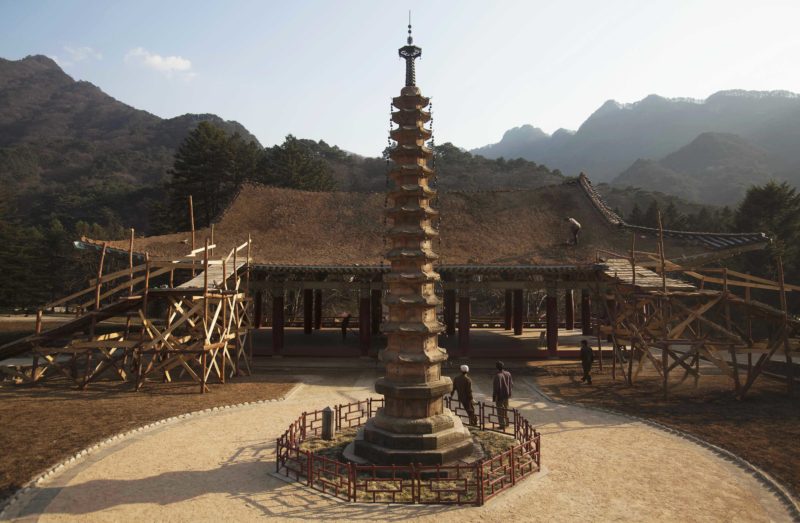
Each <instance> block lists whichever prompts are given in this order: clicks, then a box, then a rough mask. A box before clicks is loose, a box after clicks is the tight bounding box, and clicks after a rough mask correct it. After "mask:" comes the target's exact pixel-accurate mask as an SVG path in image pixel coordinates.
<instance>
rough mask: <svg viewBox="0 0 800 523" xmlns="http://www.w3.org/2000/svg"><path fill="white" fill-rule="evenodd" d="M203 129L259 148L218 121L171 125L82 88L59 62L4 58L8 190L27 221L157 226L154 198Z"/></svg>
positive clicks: (190, 117)
mask: <svg viewBox="0 0 800 523" xmlns="http://www.w3.org/2000/svg"><path fill="white" fill-rule="evenodd" d="M201 121H210V122H213V123H214V124H215V125H217V126H220V127H222V128H223V129H225V130H226V131H227V132H228V133H235V132H236V133H239V134H241V135H242V136H243V137H244V138H245V139H247V140H254V141H257V140H256V138H255V137H254V136H253V135H252V134H250V133H249V132H248V131H247V129H245V128H244V127H243V126H242V125H241V124H239V123H237V122H232V121H225V120H223V119H222V118H220V117H218V116H216V115H212V114H185V115H182V116H178V117H175V118H170V119H163V118H159V117H158V116H155V115H153V114H151V113H148V112H147V111H142V110H139V109H135V108H133V107H130V106H129V105H126V104H124V103H122V102H120V101H118V100H116V99H114V98H113V97H111V96H109V95H107V94H106V93H104V92H103V91H102V90H100V88H98V87H97V86H95V85H93V84H91V83H89V82H84V81H75V80H74V79H73V78H72V77H70V76H69V75H67V74H66V73H64V71H63V70H62V69H61V68H60V67H59V66H58V65H57V64H56V63H55V62H54V61H53V60H51V59H50V58H47V57H45V56H40V55H37V56H28V57H26V58H24V59H22V60H5V59H2V58H0V184H2V187H3V190H4V191H5V192H7V193H10V194H11V195H12V196H11V197H8V196H7V197H6V199H8V198H11V199H13V200H14V201H15V202H16V207H17V211H18V214H19V216H20V217H21V218H22V219H23V221H25V222H34V221H36V218H37V217H38V216H55V217H59V218H61V217H69V218H71V220H70V221H74V220H75V219H81V220H86V221H88V222H91V221H98V212H99V211H100V210H102V209H103V208H105V209H107V210H108V212H111V213H116V214H118V215H122V216H124V217H125V218H126V220H127V221H129V222H130V223H131V224H133V225H135V226H137V227H139V228H147V226H148V220H147V216H148V214H149V213H148V209H147V208H146V207H144V205H145V203H144V202H145V201H146V200H148V198H140V197H138V196H144V195H142V194H139V195H136V194H134V191H145V192H149V193H152V192H154V191H155V187H157V186H158V185H159V184H161V183H162V182H163V181H164V180H166V179H167V177H168V176H167V171H168V170H169V169H170V168H171V167H172V163H173V155H174V152H175V149H176V148H177V147H178V145H179V144H180V143H181V141H182V140H183V139H184V138H185V137H186V135H187V134H188V133H189V132H190V131H191V130H192V129H194V127H196V126H197V124H198V123H199V122H201Z"/></svg>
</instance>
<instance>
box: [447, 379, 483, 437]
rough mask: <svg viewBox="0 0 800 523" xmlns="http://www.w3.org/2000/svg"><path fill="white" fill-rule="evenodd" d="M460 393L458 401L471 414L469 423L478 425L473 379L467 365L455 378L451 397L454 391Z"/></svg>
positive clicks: (451, 397)
mask: <svg viewBox="0 0 800 523" xmlns="http://www.w3.org/2000/svg"><path fill="white" fill-rule="evenodd" d="M456 392H457V393H458V402H459V403H460V404H461V407H463V409H464V410H466V411H467V414H468V415H469V424H470V425H477V424H478V417H477V416H476V415H475V407H474V406H473V405H472V380H471V379H470V378H469V367H468V366H466V365H462V366H461V374H460V375H458V376H456V377H455V378H453V391H452V392H451V393H450V399H453V393H456Z"/></svg>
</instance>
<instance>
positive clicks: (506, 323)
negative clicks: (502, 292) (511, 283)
mask: <svg viewBox="0 0 800 523" xmlns="http://www.w3.org/2000/svg"><path fill="white" fill-rule="evenodd" d="M512 299H513V293H512V291H511V289H508V290H506V305H505V308H504V309H503V313H504V317H503V328H504V329H505V330H507V331H510V330H511V312H512V311H513V310H514V302H513V301H512Z"/></svg>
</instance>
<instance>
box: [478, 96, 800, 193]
mask: <svg viewBox="0 0 800 523" xmlns="http://www.w3.org/2000/svg"><path fill="white" fill-rule="evenodd" d="M528 129H535V128H534V127H533V126H530V125H527V126H522V127H517V128H514V129H511V130H509V131H507V132H506V133H505V134H504V136H503V138H502V139H501V140H500V141H499V142H498V143H495V144H491V145H487V146H484V147H480V148H478V149H474V150H473V151H472V152H473V153H474V154H480V155H482V156H485V157H487V158H499V157H504V158H506V159H511V158H525V159H528V160H531V161H535V162H542V163H545V164H546V165H548V166H550V167H551V168H558V169H559V170H561V171H563V172H564V173H565V174H568V175H575V174H577V173H578V172H580V171H585V172H586V173H588V174H589V175H590V176H591V177H592V179H594V180H596V181H598V182H599V181H610V180H612V179H614V178H615V177H616V176H617V175H618V174H620V173H621V172H622V171H625V170H626V169H628V168H629V167H630V166H631V165H632V164H633V163H634V162H636V161H637V160H638V159H650V160H658V159H661V158H664V157H665V156H667V155H668V154H670V153H672V152H674V151H677V150H678V149H680V148H681V147H683V146H685V145H687V144H689V143H691V142H692V141H693V140H694V139H695V138H697V137H698V136H699V135H701V134H703V133H707V132H711V133H722V134H734V135H738V136H739V137H741V138H742V139H744V140H745V141H746V142H748V143H750V144H752V145H753V146H755V147H759V148H761V149H763V151H765V153H766V155H767V157H766V163H767V164H768V167H767V169H768V170H769V172H770V174H772V175H774V176H776V177H778V178H785V179H790V180H791V181H793V182H794V183H798V181H800V148H798V147H797V146H796V145H797V144H798V143H800V95H798V94H797V93H793V92H789V91H745V90H726V91H719V92H717V93H714V94H713V95H711V96H709V97H708V98H706V99H705V100H695V99H691V98H664V97H661V96H658V95H654V94H653V95H649V96H647V97H645V98H643V99H642V100H639V101H637V102H633V103H624V104H623V103H619V102H617V101H615V100H609V101H607V102H605V103H604V104H603V105H601V106H600V107H599V108H598V109H597V110H596V111H595V112H594V113H593V114H592V115H591V116H590V117H589V118H588V119H587V120H586V121H585V122H584V123H583V124H582V125H581V126H580V128H579V129H578V130H577V131H575V132H572V133H568V132H564V131H557V132H556V133H553V135H552V136H551V135H547V134H546V133H541V134H539V133H536V134H535V135H533V134H532V133H530V132H529V131H528ZM629 177H630V173H629Z"/></svg>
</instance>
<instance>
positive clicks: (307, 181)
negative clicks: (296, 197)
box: [261, 134, 336, 191]
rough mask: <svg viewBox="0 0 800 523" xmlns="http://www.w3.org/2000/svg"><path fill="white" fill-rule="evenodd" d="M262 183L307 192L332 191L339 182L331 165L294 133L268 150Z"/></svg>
mask: <svg viewBox="0 0 800 523" xmlns="http://www.w3.org/2000/svg"><path fill="white" fill-rule="evenodd" d="M263 170H264V171H265V172H264V174H263V175H262V178H261V180H262V182H263V183H265V184H267V185H276V186H278V187H290V188H293V189H301V190H304V191H331V190H333V189H335V188H336V182H335V181H334V179H333V176H332V175H331V170H330V167H329V166H328V164H327V163H326V162H325V161H324V160H323V159H322V158H321V157H319V156H318V155H316V154H314V152H313V151H312V150H311V149H310V148H309V147H308V146H307V145H306V144H304V143H302V142H301V141H300V140H298V139H297V138H295V137H294V136H292V135H291V134H290V135H288V136H287V137H286V140H285V141H284V142H283V143H282V144H281V145H279V146H275V147H273V148H272V149H270V151H269V152H268V153H267V155H266V157H265V160H264V162H263Z"/></svg>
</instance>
